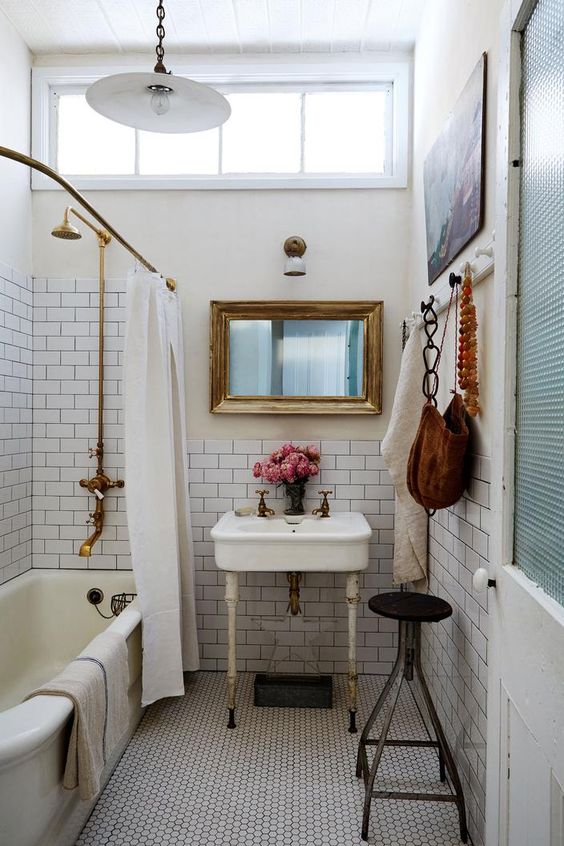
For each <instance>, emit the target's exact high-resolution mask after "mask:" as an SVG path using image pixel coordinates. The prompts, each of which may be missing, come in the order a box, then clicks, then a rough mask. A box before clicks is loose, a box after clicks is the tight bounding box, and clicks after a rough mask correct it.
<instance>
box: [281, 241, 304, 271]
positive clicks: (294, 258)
mask: <svg viewBox="0 0 564 846" xmlns="http://www.w3.org/2000/svg"><path fill="white" fill-rule="evenodd" d="M306 249H307V244H306V242H305V241H304V239H303V238H300V236H299V235H291V236H290V237H289V238H286V240H285V241H284V252H285V253H286V255H287V256H288V258H287V259H286V264H285V265H284V276H305V275H306V266H305V261H304V260H303V254H304V253H305V251H306Z"/></svg>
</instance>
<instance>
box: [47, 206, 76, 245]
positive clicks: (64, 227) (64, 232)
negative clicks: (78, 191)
mask: <svg viewBox="0 0 564 846" xmlns="http://www.w3.org/2000/svg"><path fill="white" fill-rule="evenodd" d="M69 211H70V208H66V209H65V215H64V217H63V222H62V223H60V224H59V225H58V226H55V228H54V229H52V230H51V235H53V237H55V238H63V239H64V240H66V241H77V240H78V239H79V238H82V235H81V234H80V232H79V230H78V229H77V228H76V226H73V225H72V223H69Z"/></svg>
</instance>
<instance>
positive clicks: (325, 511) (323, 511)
mask: <svg viewBox="0 0 564 846" xmlns="http://www.w3.org/2000/svg"><path fill="white" fill-rule="evenodd" d="M317 493H318V494H321V495H322V496H323V499H322V501H321V505H320V506H319V508H314V509H313V511H312V512H311V513H312V514H313V515H316V514H319V516H320V517H329V511H330V507H329V502H328V500H327V497H328V496H329V494H332V493H333V491H317Z"/></svg>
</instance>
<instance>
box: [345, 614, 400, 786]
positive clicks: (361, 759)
mask: <svg viewBox="0 0 564 846" xmlns="http://www.w3.org/2000/svg"><path fill="white" fill-rule="evenodd" d="M404 630H405V627H404V625H403V623H401V622H400V624H399V644H398V653H397V657H396V663H395V664H394V666H393V668H392V672H391V673H390V675H389V676H388V679H387V681H386V684H385V685H384V687H383V689H382V692H381V693H380V696H379V697H378V699H377V700H376V705H375V706H374V708H373V709H372V713H371V714H370V716H369V717H368V719H367V721H366V725H365V726H364V728H363V730H362V734H361V736H360V742H359V744H358V753H357V756H356V777H357V778H360V776H362V777H363V779H364V784H365V785H366V782H367V779H368V758H367V757H366V741H367V740H368V737H369V736H370V732H371V730H372V726H373V725H374V722H375V720H376V717H377V716H378V714H379V713H380V711H381V709H382V706H383V705H384V702H385V701H386V698H387V696H388V694H389V692H390V690H391V688H392V685H393V683H394V681H395V679H396V676H397V674H398V673H399V671H400V669H401V670H402V675H403V668H404V663H405V657H404V652H405V649H404V645H405V631H404Z"/></svg>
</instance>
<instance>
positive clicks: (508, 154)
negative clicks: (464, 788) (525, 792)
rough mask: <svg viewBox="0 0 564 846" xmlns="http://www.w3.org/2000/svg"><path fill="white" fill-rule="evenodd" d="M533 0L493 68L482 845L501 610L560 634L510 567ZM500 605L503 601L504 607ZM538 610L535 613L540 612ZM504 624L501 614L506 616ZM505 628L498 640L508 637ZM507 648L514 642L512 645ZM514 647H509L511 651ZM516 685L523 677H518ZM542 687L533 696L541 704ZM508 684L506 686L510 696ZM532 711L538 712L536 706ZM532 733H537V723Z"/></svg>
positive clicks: (516, 6)
mask: <svg viewBox="0 0 564 846" xmlns="http://www.w3.org/2000/svg"><path fill="white" fill-rule="evenodd" d="M536 2H537V0H506V3H505V5H504V7H503V9H502V12H501V17H500V30H499V32H500V50H499V64H498V108H497V126H498V137H497V154H496V155H497V161H496V267H495V284H494V316H495V325H496V327H498V331H496V332H495V333H494V343H493V345H492V373H493V380H494V384H495V385H497V386H498V387H499V390H496V391H495V392H494V404H493V413H492V421H493V425H492V491H491V493H492V502H491V508H492V527H491V539H490V543H491V547H490V548H491V555H490V575H491V576H492V577H493V578H494V579H495V580H496V583H497V587H496V588H495V589H492V590H490V593H489V597H488V599H489V614H490V631H489V638H488V723H487V790H486V844H487V846H499V844H503V843H505V842H506V840H504V837H505V838H506V834H507V833H506V830H505V816H504V815H505V811H506V808H507V781H506V779H505V778H502V775H501V773H502V768H503V772H504V773H505V772H506V761H507V731H506V732H505V736H504V735H503V732H504V726H506V725H507V719H506V713H504V709H506V708H507V696H508V691H506V690H505V687H504V684H503V683H502V678H503V671H505V673H506V675H507V674H508V673H509V674H513V678H512V680H515V679H516V678H517V676H518V673H515V668H514V667H512V668H510V669H508V667H507V664H506V663H503V661H504V659H505V658H506V655H504V654H503V652H502V648H503V641H502V637H501V634H502V627H503V625H504V608H508V607H509V606H510V605H511V606H512V607H515V605H516V604H517V605H518V606H519V607H520V608H522V609H523V610H524V613H527V608H530V607H531V604H532V607H535V608H537V609H538V610H539V612H540V613H544V614H547V615H548V616H547V617H546V619H547V621H548V622H549V627H556V628H553V629H552V630H553V631H556V632H560V627H562V633H563V636H564V608H563V607H562V606H561V605H560V604H559V603H557V602H555V601H554V600H552V599H551V598H550V597H548V596H547V594H546V593H545V592H544V591H543V590H541V589H540V588H539V587H538V586H537V585H536V584H535V583H534V582H533V581H531V580H530V579H529V578H528V577H527V576H525V574H524V573H523V572H522V570H520V569H518V568H517V567H515V566H514V565H513V520H514V492H515V486H514V465H515V458H514V451H515V411H516V406H515V391H516V381H517V380H516V377H517V282H518V249H519V187H520V167H519V163H520V156H521V151H520V147H521V143H520V128H521V120H520V112H521V109H520V83H521V55H520V41H521V32H522V30H523V29H524V27H525V25H526V23H527V21H528V20H529V18H530V15H531V13H532V11H533V9H534V7H535V5H536ZM504 603H505V604H504ZM541 609H542V611H541ZM505 618H506V619H507V615H505ZM508 631H509V630H505V631H504V635H505V638H506V639H508V638H509V637H511V636H513V637H515V627H513V629H512V632H511V635H509V634H508ZM511 642H512V643H513V642H514V641H511ZM517 648H518V646H517V644H515V649H517ZM520 681H522V680H520ZM543 692H544V694H545V695H546V691H543V690H542V689H541V690H539V691H537V695H536V696H533V697H532V698H533V699H535V700H536V701H537V702H538V703H542V701H543V700H542V696H543ZM510 695H511V686H509V696H510ZM537 710H538V709H537ZM532 730H533V732H535V731H538V733H539V734H541V735H542V734H543V732H542V727H541V726H533V727H532Z"/></svg>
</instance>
